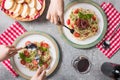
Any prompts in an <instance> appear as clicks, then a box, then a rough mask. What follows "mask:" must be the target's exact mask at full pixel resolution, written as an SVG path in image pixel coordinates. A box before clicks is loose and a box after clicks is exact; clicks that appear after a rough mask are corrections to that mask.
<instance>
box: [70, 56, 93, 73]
mask: <svg viewBox="0 0 120 80" xmlns="http://www.w3.org/2000/svg"><path fill="white" fill-rule="evenodd" d="M72 65H73V67H74V68H75V70H76V71H77V72H79V73H81V74H85V73H88V72H89V71H90V69H91V62H90V61H89V59H88V57H86V56H83V55H81V56H78V57H76V58H75V59H74V60H73V61H72Z"/></svg>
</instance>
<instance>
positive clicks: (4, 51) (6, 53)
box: [0, 45, 19, 61]
mask: <svg viewBox="0 0 120 80" xmlns="http://www.w3.org/2000/svg"><path fill="white" fill-rule="evenodd" d="M18 50H19V49H16V48H15V47H14V46H5V45H0V61H3V60H5V59H8V58H10V57H11V56H14V55H15V54H16V53H17V51H18Z"/></svg>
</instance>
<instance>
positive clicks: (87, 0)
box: [58, 0, 108, 48]
mask: <svg viewBox="0 0 120 80" xmlns="http://www.w3.org/2000/svg"><path fill="white" fill-rule="evenodd" d="M78 3H88V4H91V5H93V6H94V7H96V8H97V9H98V10H99V11H100V13H101V15H102V16H103V21H104V27H103V31H102V33H101V34H100V36H99V37H98V39H96V40H95V41H94V42H92V43H89V44H85V45H80V44H76V43H74V42H72V41H70V40H69V39H68V38H67V37H66V36H65V34H64V33H63V30H62V29H63V28H62V26H60V25H59V26H58V31H59V33H60V34H61V37H62V39H63V40H64V41H65V42H66V43H68V44H70V45H71V46H73V47H75V48H90V47H93V46H95V45H96V44H97V43H99V42H100V41H101V40H102V38H103V37H104V35H105V33H106V30H107V24H108V23H107V17H106V15H105V13H104V11H103V9H102V8H101V7H100V6H99V4H97V3H95V2H93V1H92V0H74V1H72V2H70V3H69V4H68V5H67V6H66V7H65V10H64V13H65V12H66V11H67V9H69V8H70V7H71V6H73V5H75V4H78Z"/></svg>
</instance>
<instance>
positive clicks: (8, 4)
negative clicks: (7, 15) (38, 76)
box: [4, 0, 14, 10]
mask: <svg viewBox="0 0 120 80" xmlns="http://www.w3.org/2000/svg"><path fill="white" fill-rule="evenodd" d="M13 5H14V1H13V0H8V1H5V3H4V8H5V9H7V10H9V9H11V8H12V7H13Z"/></svg>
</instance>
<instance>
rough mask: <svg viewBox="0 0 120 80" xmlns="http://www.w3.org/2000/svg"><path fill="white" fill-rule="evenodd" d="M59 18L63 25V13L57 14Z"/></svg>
mask: <svg viewBox="0 0 120 80" xmlns="http://www.w3.org/2000/svg"><path fill="white" fill-rule="evenodd" d="M59 19H60V23H61V25H63V24H64V17H63V15H60V16H59Z"/></svg>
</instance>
